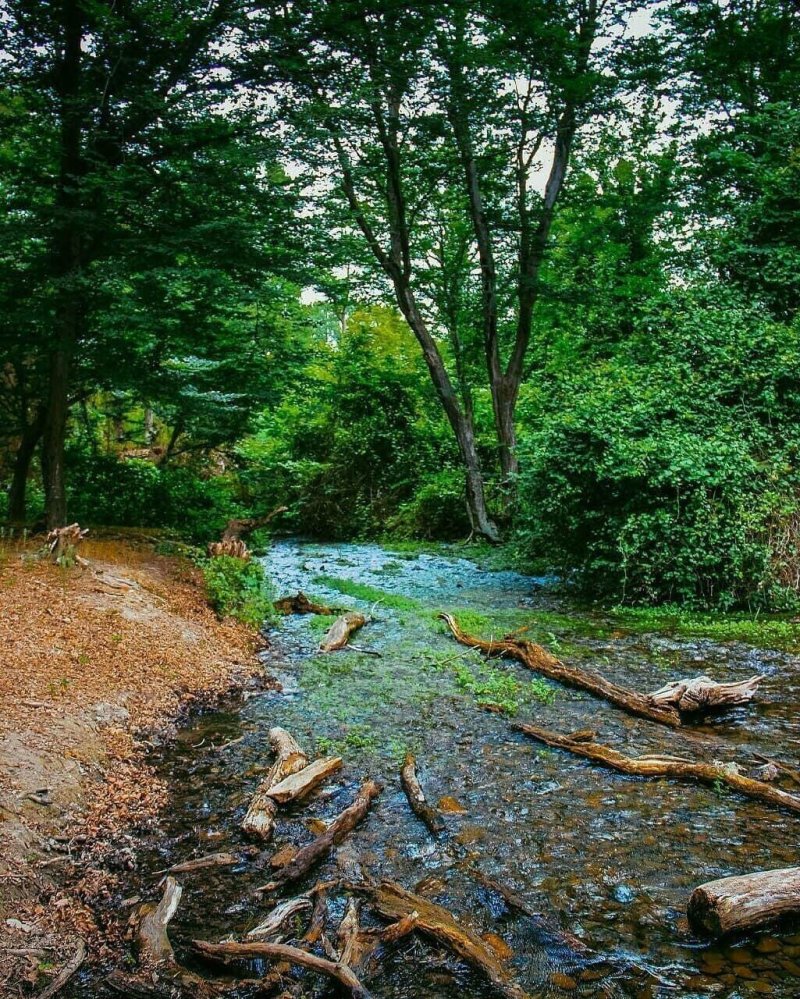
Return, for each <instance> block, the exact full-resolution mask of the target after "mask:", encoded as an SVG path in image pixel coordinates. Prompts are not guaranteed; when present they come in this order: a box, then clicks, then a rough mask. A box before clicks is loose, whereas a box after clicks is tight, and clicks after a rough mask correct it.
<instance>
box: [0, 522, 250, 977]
mask: <svg viewBox="0 0 800 999" xmlns="http://www.w3.org/2000/svg"><path fill="white" fill-rule="evenodd" d="M82 554H83V555H84V556H85V557H86V558H87V559H88V560H89V562H90V565H89V567H88V568H80V567H76V568H73V569H62V568H59V567H58V566H53V565H50V564H47V563H46V562H42V561H36V560H32V559H30V558H28V557H26V556H27V555H28V553H27V552H25V551H22V550H20V549H15V548H10V547H6V548H5V549H3V550H2V551H0V663H2V668H1V669H0V993H2V994H3V995H17V994H20V995H25V994H27V993H28V990H30V991H31V992H34V991H38V989H40V988H41V987H42V986H43V985H45V984H46V983H47V982H48V981H49V980H50V979H51V978H52V977H53V975H54V974H56V973H57V971H58V969H59V967H60V965H61V963H62V962H63V961H64V960H66V958H67V957H68V956H71V955H72V953H74V951H75V944H76V940H77V938H78V937H82V938H85V939H87V940H89V942H90V945H91V949H92V951H93V955H94V956H95V957H97V956H98V953H100V954H101V953H102V952H103V950H104V948H105V947H107V946H108V945H109V944H110V943H111V942H112V941H113V936H114V934H115V933H117V932H120V928H119V927H116V926H98V924H97V922H96V919H95V916H94V915H93V911H95V910H94V909H93V907H92V906H91V905H90V903H91V902H92V901H96V900H97V898H98V897H99V896H102V895H103V894H105V893H108V892H110V891H111V890H113V885H114V881H115V873H114V872H115V871H119V872H120V873H122V872H124V871H125V870H126V869H128V868H130V867H131V866H132V865H133V864H135V857H134V856H133V853H132V850H131V847H130V834H131V833H135V832H136V831H137V830H141V829H143V828H146V827H147V825H148V824H149V822H151V821H152V820H153V818H154V817H155V816H156V814H157V813H158V810H159V808H160V807H161V806H162V805H163V803H164V802H165V801H166V789H165V788H164V787H163V785H162V783H161V782H160V780H159V779H158V778H157V777H156V775H155V774H154V773H153V771H152V770H151V768H150V767H149V766H148V763H147V760H146V754H147V751H148V749H149V748H150V747H151V745H152V744H153V743H159V742H163V741H164V740H166V739H169V738H170V737H171V735H172V734H174V732H175V729H176V723H177V722H178V721H179V719H180V718H181V716H183V715H185V714H186V713H187V712H188V710H190V709H191V708H193V707H198V706H201V705H205V704H211V703H214V702H216V701H218V700H219V698H220V697H221V696H223V695H226V694H230V693H232V692H234V691H236V690H237V689H239V688H241V687H242V686H244V685H246V684H248V683H256V682H257V678H258V677H259V676H260V675H261V674H262V667H261V666H260V664H259V662H258V659H257V658H256V655H255V653H256V640H255V637H254V635H253V634H252V633H251V632H250V631H249V629H246V628H244V627H242V626H240V625H238V624H235V623H232V622H224V623H221V622H219V621H218V620H217V619H216V617H215V616H214V614H213V612H212V611H211V610H210V608H209V607H208V605H207V603H206V601H205V595H204V590H203V587H202V579H201V577H200V576H199V574H198V573H197V572H196V570H194V569H193V568H192V567H191V566H190V565H189V564H188V563H186V562H184V561H182V560H179V559H173V558H164V557H160V556H157V555H154V554H153V551H152V547H151V546H149V545H146V544H144V543H136V542H135V541H134V540H126V541H112V540H107V541H94V542H87V543H86V544H85V546H84V547H83V548H82ZM67 885H68V886H69V890H68V891H67V890H66V886H67ZM119 922H120V924H121V922H122V921H121V920H120V921H119Z"/></svg>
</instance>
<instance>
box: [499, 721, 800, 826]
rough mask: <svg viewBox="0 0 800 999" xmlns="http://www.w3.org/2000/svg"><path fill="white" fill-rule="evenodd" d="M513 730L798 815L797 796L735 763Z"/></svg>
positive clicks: (619, 766) (615, 765)
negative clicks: (627, 751) (628, 751)
mask: <svg viewBox="0 0 800 999" xmlns="http://www.w3.org/2000/svg"><path fill="white" fill-rule="evenodd" d="M513 727H514V728H515V729H516V730H517V731H519V732H524V733H525V735H529V736H531V737H532V738H534V739H538V740H539V742H543V743H545V744H546V745H548V746H554V747H556V748H557V749H566V750H568V751H569V752H570V753H574V754H575V755H576V756H583V757H584V758H585V759H587V760H592V761H593V762H595V763H600V764H602V765H603V766H606V767H610V768H611V769H612V770H617V771H618V772H619V773H623V774H628V775H630V776H633V777H677V778H679V779H682V780H694V781H698V782H699V783H701V784H709V785H710V786H711V787H718V786H719V785H720V784H726V785H727V786H728V787H730V788H731V789H732V790H734V791H738V792H739V793H740V794H744V795H746V796H747V797H749V798H755V799H756V800H757V801H763V802H766V803H767V804H768V805H775V806H777V807H780V808H788V809H789V810H790V811H792V812H800V797H798V796H797V795H794V794H789V793H788V792H787V791H781V790H780V789H779V788H777V787H772V786H770V785H769V784H765V783H764V782H763V781H758V780H753V779H752V778H750V777H745V776H743V775H742V774H740V773H739V772H738V768H737V767H736V764H725V763H720V762H718V761H715V762H713V763H697V762H695V761H693V760H686V759H682V758H680V757H674V756H637V757H632V756H624V755H623V754H622V753H618V752H617V751H616V749H611V747H610V746H604V745H602V744H601V743H599V742H578V741H576V740H575V739H572V738H571V737H570V736H568V735H559V734H558V733H557V732H550V731H548V730H546V729H543V728H537V727H536V726H535V725H530V724H528V723H527V722H515V723H514V724H513Z"/></svg>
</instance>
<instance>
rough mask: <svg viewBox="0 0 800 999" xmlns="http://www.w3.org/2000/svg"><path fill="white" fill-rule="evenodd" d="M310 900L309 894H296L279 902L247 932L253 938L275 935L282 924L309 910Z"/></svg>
mask: <svg viewBox="0 0 800 999" xmlns="http://www.w3.org/2000/svg"><path fill="white" fill-rule="evenodd" d="M312 905H313V903H312V901H311V898H310V896H309V895H297V896H296V897H295V898H288V899H286V901H285V902H280V903H279V904H278V905H276V906H275V908H274V909H273V910H272V912H270V913H269V915H268V916H267V917H266V918H265V919H262V920H261V922H260V923H259V924H258V926H254V927H253V929H252V930H250V931H249V932H248V934H247V936H248V937H250V938H253V939H266V938H269V937H277V936H278V934H279V933H281V932H282V931H283V928H284V926H286V924H287V923H288V922H289V921H290V920H291V919H293V918H294V917H295V916H297V915H299V914H300V913H301V912H310V911H311V908H312Z"/></svg>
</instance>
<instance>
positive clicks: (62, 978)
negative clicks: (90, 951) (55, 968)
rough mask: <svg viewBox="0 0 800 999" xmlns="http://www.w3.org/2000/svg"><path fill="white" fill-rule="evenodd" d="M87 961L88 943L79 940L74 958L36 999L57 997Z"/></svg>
mask: <svg viewBox="0 0 800 999" xmlns="http://www.w3.org/2000/svg"><path fill="white" fill-rule="evenodd" d="M85 960H86V943H85V941H84V940H82V939H80V938H79V939H78V946H77V947H76V948H75V952H74V953H73V955H72V957H71V958H70V959H69V960H68V961H67V962H66V964H65V965H64V966H63V968H62V969H61V970H60V971H59V973H58V974H57V975H56V977H55V978H54V979H53V980H52V982H50V984H49V985H46V986H45V987H44V988H43V989H42V991H41V992H39V993H38V994H37V996H36V999H52V997H53V996H54V995H57V994H58V993H59V992H60V991H61V990H62V989H63V988H64V986H65V985H66V984H67V982H68V981H69V980H70V978H72V976H73V975H74V974H75V972H76V971H77V970H78V968H80V966H81V965H82V964H83V962H84V961H85Z"/></svg>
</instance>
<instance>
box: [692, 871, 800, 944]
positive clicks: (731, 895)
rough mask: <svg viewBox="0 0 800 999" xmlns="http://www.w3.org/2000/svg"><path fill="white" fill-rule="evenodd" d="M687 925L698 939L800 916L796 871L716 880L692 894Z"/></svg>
mask: <svg viewBox="0 0 800 999" xmlns="http://www.w3.org/2000/svg"><path fill="white" fill-rule="evenodd" d="M686 914H687V916H688V917H689V925H690V926H691V927H692V929H693V930H694V931H695V933H698V934H700V935H702V936H711V937H721V936H727V935H729V934H732V933H747V932H749V931H750V930H755V929H757V928H758V927H761V926H766V925H768V924H770V923H775V922H778V921H779V920H781V919H783V918H784V917H786V916H796V915H798V914H800V867H786V868H783V869H782V870H777V871H758V872H756V873H755V874H742V875H739V876H736V877H730V878H720V879H719V880H718V881H709V882H707V883H706V884H703V885H700V886H699V887H698V888H695V890H694V891H693V892H692V895H691V898H690V899H689V905H688V908H687V913H686Z"/></svg>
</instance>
